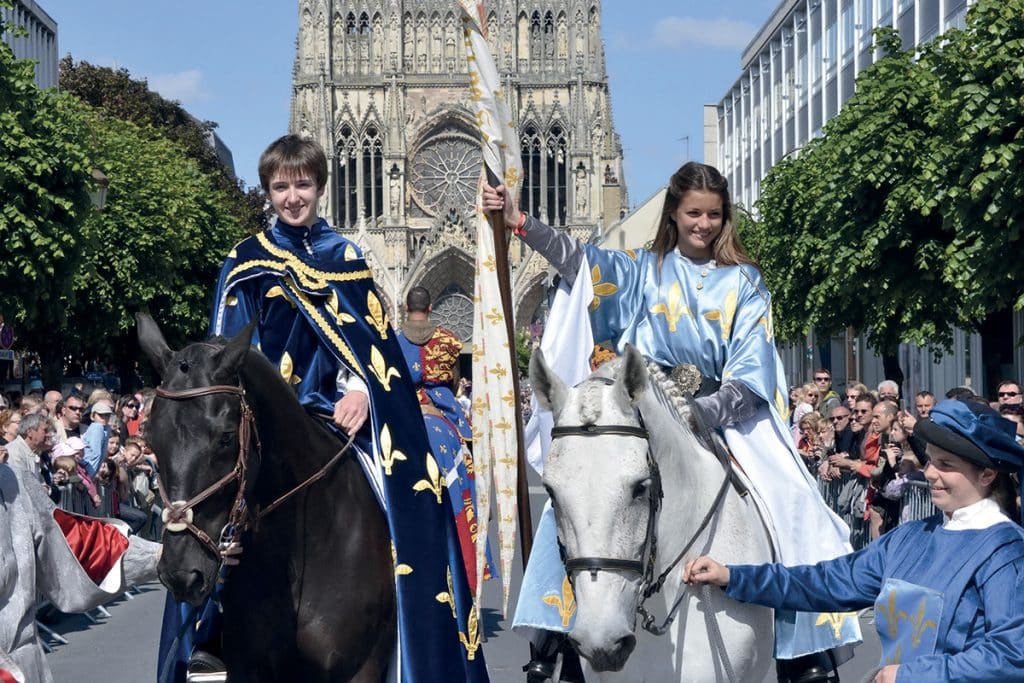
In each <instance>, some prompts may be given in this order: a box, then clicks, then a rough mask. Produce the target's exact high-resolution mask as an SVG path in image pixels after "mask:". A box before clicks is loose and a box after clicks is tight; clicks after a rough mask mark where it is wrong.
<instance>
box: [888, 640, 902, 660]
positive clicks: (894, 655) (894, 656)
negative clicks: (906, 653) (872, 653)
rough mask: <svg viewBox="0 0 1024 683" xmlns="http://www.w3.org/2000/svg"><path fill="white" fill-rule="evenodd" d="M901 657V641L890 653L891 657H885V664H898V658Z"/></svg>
mask: <svg viewBox="0 0 1024 683" xmlns="http://www.w3.org/2000/svg"><path fill="white" fill-rule="evenodd" d="M902 658H903V643H900V644H899V645H897V646H896V651H895V652H893V653H892V657H886V658H885V663H886V664H899V663H900V659H902Z"/></svg>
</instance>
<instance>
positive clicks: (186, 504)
mask: <svg viewBox="0 0 1024 683" xmlns="http://www.w3.org/2000/svg"><path fill="white" fill-rule="evenodd" d="M216 394H232V395H235V396H238V400H239V403H240V409H241V419H240V420H239V425H238V457H237V458H236V460H235V466H234V468H233V469H232V470H231V471H230V472H228V473H227V474H226V475H224V476H223V477H221V478H220V479H218V480H217V481H215V482H213V483H212V484H210V485H209V486H207V487H206V488H205V489H203V490H202V491H200V492H199V493H198V494H196V495H195V496H193V497H192V498H189V499H188V500H176V501H173V502H172V501H170V500H168V498H167V493H166V491H165V490H164V487H163V486H160V487H159V488H160V498H161V499H162V500H163V503H164V510H163V513H162V515H161V519H162V521H163V523H164V530H165V531H169V532H171V533H179V532H181V531H186V530H187V531H189V532H191V533H192V535H193V536H195V537H196V538H197V539H199V541H200V542H201V543H203V544H204V545H205V546H206V547H207V548H209V549H210V550H212V551H213V554H214V555H215V556H217V557H220V558H221V566H222V568H223V566H224V559H223V556H222V555H221V548H223V547H224V546H226V545H227V544H229V543H231V542H232V541H234V540H235V539H236V538H238V537H239V536H240V535H241V534H242V533H243V532H245V531H246V530H247V529H249V528H251V527H253V526H255V525H257V524H258V523H259V521H260V520H262V519H263V518H264V517H265V516H266V515H268V514H269V513H271V512H273V511H274V510H275V509H276V508H277V507H279V506H280V505H281V504H282V503H284V502H285V501H286V500H288V499H289V498H291V497H292V496H294V495H295V494H297V493H299V492H300V491H302V490H303V489H305V488H306V487H308V486H310V485H312V484H313V483H315V482H317V481H319V480H320V479H322V478H323V477H324V476H325V475H326V474H327V472H328V471H329V470H330V469H331V467H332V466H333V465H334V464H335V463H336V462H338V460H339V459H340V458H341V456H342V455H344V453H345V451H347V450H348V449H349V447H350V446H351V445H352V442H353V441H354V440H355V435H354V434H352V435H350V436H349V439H348V441H347V442H346V443H345V445H344V446H343V447H342V448H341V450H340V451H338V452H337V453H336V454H335V455H334V457H333V458H331V459H330V460H329V461H328V462H327V463H326V464H325V465H324V466H323V467H321V468H320V469H319V470H318V471H317V472H315V473H314V474H313V475H312V476H310V477H309V478H307V479H305V480H304V481H303V482H302V483H300V484H299V485H298V486H296V487H294V488H293V489H291V490H290V491H288V492H287V493H285V494H284V495H283V496H280V497H279V498H277V499H276V500H275V501H274V502H272V503H271V504H270V505H268V506H266V507H265V508H262V509H257V510H256V512H251V511H250V510H249V508H248V506H247V505H246V502H245V487H246V482H247V476H248V472H249V470H248V464H247V463H248V459H247V455H248V453H249V440H250V438H251V436H252V435H254V434H255V435H256V454H257V456H260V457H262V453H261V448H260V441H259V435H258V434H256V429H255V422H256V418H255V415H254V414H253V411H252V408H251V407H250V406H249V402H248V401H247V400H246V398H245V389H244V388H242V387H241V386H235V385H231V384H214V385H210V386H204V387H196V388H194V389H183V390H181V391H172V390H169V389H164V388H163V387H157V390H156V395H157V396H158V397H160V398H166V399H170V400H174V401H184V400H189V399H193V398H198V397H200V396H213V395H216ZM235 480H238V493H237V494H235V500H234V502H233V503H232V505H231V511H230V512H229V513H228V521H227V523H226V524H225V525H224V528H223V529H221V532H220V546H219V547H218V544H216V543H214V542H213V539H212V538H210V535H209V534H207V533H206V532H205V531H203V530H202V529H200V528H199V527H198V526H196V525H195V523H194V522H193V517H194V509H195V507H196V506H197V505H199V504H200V503H202V502H203V501H204V500H206V499H207V498H209V497H210V496H212V495H214V494H215V493H217V492H218V491H220V490H221V489H222V488H224V487H225V486H227V485H228V484H230V483H231V482H233V481H235Z"/></svg>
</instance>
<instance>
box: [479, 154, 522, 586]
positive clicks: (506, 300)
mask: <svg viewBox="0 0 1024 683" xmlns="http://www.w3.org/2000/svg"><path fill="white" fill-rule="evenodd" d="M485 168H486V166H485ZM487 183H488V184H489V185H490V186H491V187H497V186H498V185H500V184H502V183H501V181H500V180H499V179H498V178H497V177H496V176H495V175H494V173H493V172H492V171H491V169H490V168H487ZM511 191H512V190H511V189H509V192H511ZM488 219H489V220H490V223H491V230H492V231H493V233H494V260H495V262H496V263H495V265H496V269H497V275H498V288H499V290H500V292H501V309H502V313H503V314H504V316H505V331H506V333H507V334H508V344H509V350H510V351H511V352H512V359H513V361H516V363H515V365H516V368H515V370H514V371H513V372H512V391H513V396H514V397H515V412H516V508H517V510H518V512H519V550H520V553H521V555H522V560H523V570H524V571H525V569H526V562H527V560H529V559H530V552H531V551H532V550H533V515H532V514H531V512H530V488H529V485H528V484H527V482H526V451H525V446H524V441H523V406H522V402H521V400H520V396H521V394H520V393H519V365H518V355H517V353H516V334H515V322H514V317H513V308H512V272H511V268H510V266H509V258H508V233H507V232H506V228H505V216H504V214H503V213H502V212H501V211H492V212H490V214H489V215H488Z"/></svg>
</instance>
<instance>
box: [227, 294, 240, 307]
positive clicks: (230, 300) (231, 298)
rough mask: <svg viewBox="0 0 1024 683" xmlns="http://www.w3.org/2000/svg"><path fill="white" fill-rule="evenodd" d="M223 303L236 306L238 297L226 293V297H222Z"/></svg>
mask: <svg viewBox="0 0 1024 683" xmlns="http://www.w3.org/2000/svg"><path fill="white" fill-rule="evenodd" d="M224 303H225V304H227V305H228V306H237V305H238V297H237V296H235V295H234V294H228V295H227V297H226V298H225V299H224Z"/></svg>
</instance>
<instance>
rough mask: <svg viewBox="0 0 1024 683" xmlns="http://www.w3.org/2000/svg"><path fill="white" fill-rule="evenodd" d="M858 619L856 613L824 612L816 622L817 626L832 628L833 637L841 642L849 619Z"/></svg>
mask: <svg viewBox="0 0 1024 683" xmlns="http://www.w3.org/2000/svg"><path fill="white" fill-rule="evenodd" d="M856 617H857V613H856V612H822V613H820V614H819V615H818V620H817V621H816V622H814V625H815V626H825V625H828V626H831V627H832V635H834V636H835V637H836V640H839V639H840V638H842V637H843V624H844V623H846V620H847V619H855V618H856Z"/></svg>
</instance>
